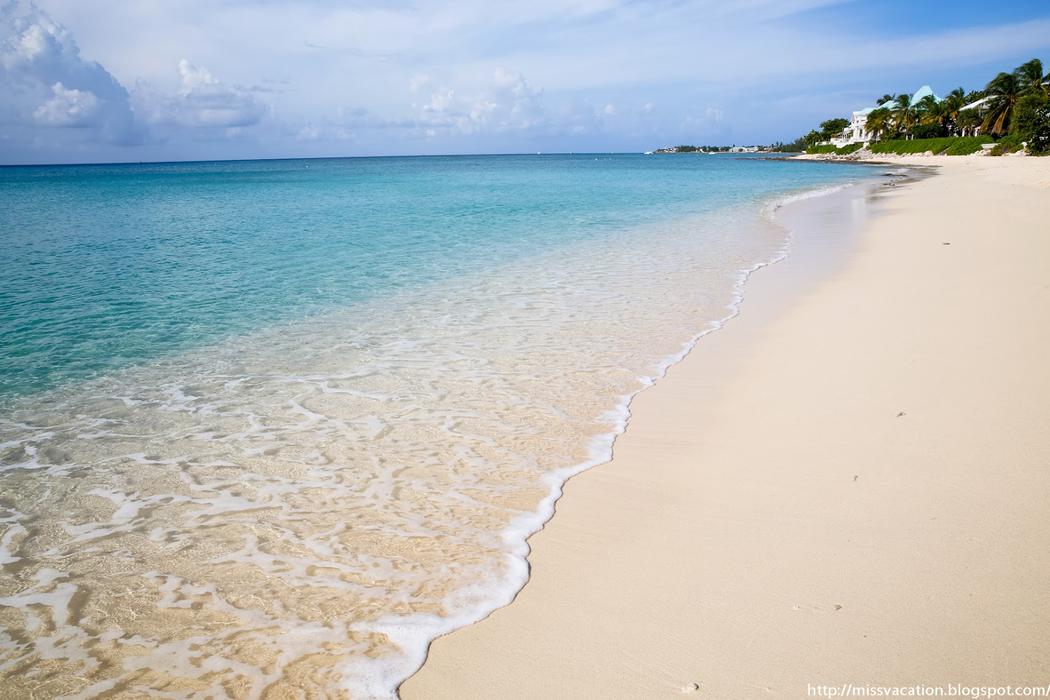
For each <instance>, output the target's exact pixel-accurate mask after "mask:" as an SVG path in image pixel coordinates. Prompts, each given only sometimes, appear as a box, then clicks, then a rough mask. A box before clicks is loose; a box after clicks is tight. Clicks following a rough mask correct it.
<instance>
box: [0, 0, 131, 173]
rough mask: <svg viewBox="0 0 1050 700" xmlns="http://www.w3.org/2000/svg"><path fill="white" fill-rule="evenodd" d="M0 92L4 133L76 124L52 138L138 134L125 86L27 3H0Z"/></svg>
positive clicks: (121, 139) (116, 139) (115, 139)
mask: <svg viewBox="0 0 1050 700" xmlns="http://www.w3.org/2000/svg"><path fill="white" fill-rule="evenodd" d="M0 93H2V94H3V100H2V101H0V128H2V129H4V130H5V132H4V133H5V135H8V136H9V135H12V134H14V135H15V136H16V137H17V136H18V134H21V133H23V132H25V131H26V130H29V129H32V128H47V129H55V130H59V129H65V128H73V127H75V129H76V131H69V132H65V133H64V135H63V132H60V131H56V132H55V133H54V138H53V139H52V142H54V143H58V144H62V143H69V144H78V143H82V142H83V141H84V140H85V139H89V140H94V141H100V142H104V143H111V144H134V143H138V142H140V141H141V138H142V130H141V128H140V127H139V126H138V125H137V124H136V122H135V117H134V114H133V113H132V110H131V105H130V101H129V96H128V91H127V90H125V89H124V86H123V85H121V84H120V83H119V82H117V80H116V79H115V78H114V77H113V76H112V75H110V74H109V72H107V71H106V69H105V68H103V67H102V66H100V65H99V64H98V63H95V62H94V61H89V60H86V59H84V58H83V57H82V56H81V54H80V49H79V47H78V46H77V44H76V42H75V41H74V40H73V37H72V35H71V34H70V33H69V32H68V31H67V30H66V29H65V28H64V27H63V26H62V25H61V24H59V23H58V22H56V21H54V20H53V19H52V18H51V17H50V16H49V15H48V14H47V13H46V12H44V11H43V10H41V9H40V8H39V7H37V6H36V5H35V4H33V3H31V2H19V1H17V0H16V1H12V2H5V3H3V4H0ZM5 141H6V139H5ZM0 156H2V154H0Z"/></svg>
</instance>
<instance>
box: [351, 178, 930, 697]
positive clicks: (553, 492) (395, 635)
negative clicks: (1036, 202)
mask: <svg viewBox="0 0 1050 700" xmlns="http://www.w3.org/2000/svg"><path fill="white" fill-rule="evenodd" d="M916 172H917V171H916ZM914 177H915V174H914V173H913V174H911V175H910V176H909V174H906V173H896V174H894V175H893V179H894V181H895V182H900V181H907V180H910V179H913V178H914ZM888 185H889V183H886V182H880V181H878V180H876V179H874V178H868V179H866V180H861V181H856V182H854V181H851V182H846V183H841V184H836V185H826V186H821V187H818V188H816V189H805V190H801V191H799V192H795V193H793V194H790V195H780V196H777V197H775V198H771V199H769V200H768V201H767V202H766V203H765V204H763V205H762V206H761V207H760V209H759V210H758V211H757V212H756V217H758V218H759V219H760V220H765V221H768V222H771V223H772V224H774V225H775V226H777V227H780V228H783V230H784V240H783V243H782V245H781V247H780V248H779V249H778V250H776V251H775V252H773V253H772V256H771V257H770V258H769V259H768V260H764V261H761V262H758V263H756V264H754V265H753V266H751V267H749V268H743V269H740V270H738V272H737V274H738V278H737V280H736V281H735V282H734V284H733V288H732V301H731V302H730V303H729V304H728V305H727V306H726V308H725V315H724V316H722V317H720V318H717V319H713V320H710V321H708V322H707V325H706V326H705V327H704V328H703V329H702V330H700V331H698V332H697V333H695V334H694V335H693V336H692V337H690V338H688V339H687V340H685V341H683V342H682V343H681V347H680V349H679V350H678V351H677V352H674V353H672V354H670V355H667V356H666V357H664V358H662V359H661V360H659V361H658V362H657V363H656V364H655V365H653V366H652V368H651V369H652V371H651V373H650V374H646V375H639V376H638V377H637V380H638V383H639V386H638V388H637V389H635V390H633V391H631V392H629V393H627V394H624V395H622V396H619V397H618V398H617V402H616V405H615V406H614V407H612V408H610V409H609V410H608V411H607V412H606V422H607V423H608V425H609V428H610V429H609V431H608V432H603V433H597V434H595V435H593V436H592V437H591V438H590V439H589V440H588V444H587V453H588V458H587V459H586V460H584V461H582V462H579V463H576V464H572V465H570V466H566V467H562V468H560V469H556V470H554V471H552V472H549V473H547V474H545V475H544V476H543V478H542V480H541V481H542V483H543V484H544V485H545V486H547V487H548V493H547V494H546V495H545V496H544V498H543V499H542V500H541V501H540V503H539V504H538V505H537V506H536V508H535V509H534V510H532V511H530V512H527V513H524V514H522V515H521V516H519V517H518V518H516V519H515V520H514V521H513V522H512V523H510V524H509V525H508V526H507V528H506V529H504V530H503V531H502V532H501V533H500V538H501V539H502V540H503V541H504V542H506V543H507V544H508V546H509V548H508V550H507V552H506V558H507V561H508V572H509V575H508V579H509V580H508V581H505V582H503V585H501V587H500V590H499V591H498V594H497V595H495V596H493V595H488V596H486V597H485V598H484V600H482V601H481V602H478V603H475V604H473V605H471V606H469V607H466V608H462V609H458V610H456V611H455V612H454V613H452V614H450V615H448V616H447V617H440V618H434V621H433V622H432V623H429V624H428V623H427V622H426V621H420V620H413V621H412V622H410V623H406V622H405V621H403V620H397V619H394V620H390V621H389V622H387V621H380V624H378V625H376V626H375V630H376V631H379V632H381V633H383V634H386V635H387V636H389V637H390V638H391V639H392V640H394V641H395V642H396V643H397V644H398V645H399V646H401V647H402V648H408V649H412V650H413V651H417V652H419V653H412V654H409V655H408V658H409V659H410V662H409V664H405V666H408V665H414V670H413V671H412V672H411V674H410V675H409V676H408V677H406V678H403V679H402V681H401V683H400V684H399V685H398V686H397V689H398V692H400V687H401V686H402V685H403V684H404V683H405V682H407V681H408V679H409V678H411V677H413V676H414V675H415V674H417V673H419V671H420V669H421V668H422V667H423V666H424V665H425V663H426V661H427V658H428V655H429V649H430V645H432V644H433V643H434V642H435V641H436V640H438V639H442V638H444V637H448V636H449V635H453V634H455V633H457V632H458V631H459V630H462V629H465V628H468V627H470V626H472V625H477V624H479V623H482V622H484V621H485V620H486V619H488V618H489V617H490V616H491V615H493V614H494V613H496V612H498V611H499V610H502V609H504V608H506V607H507V606H509V605H512V604H513V603H514V601H515V600H516V599H517V597H518V595H520V593H521V591H522V590H523V589H524V587H525V586H527V585H528V583H529V580H530V578H531V567H532V565H531V561H530V557H531V554H532V549H531V539H532V538H533V537H534V536H535V535H537V534H538V533H540V532H542V531H543V530H544V529H545V528H546V527H547V526H548V525H549V524H550V523H551V521H552V519H553V518H554V517H555V515H556V514H557V509H558V504H559V503H560V501H561V499H562V497H563V496H564V493H565V488H566V486H567V484H568V483H569V482H570V481H572V480H573V479H574V478H576V477H578V476H579V475H581V474H584V473H586V472H588V471H590V470H592V469H595V468H599V467H602V466H603V465H606V464H608V463H609V462H611V461H612V459H613V457H614V454H615V449H616V445H617V443H618V441H619V440H620V439H621V438H622V437H623V435H624V434H625V432H626V431H627V430H628V429H629V427H630V421H631V415H632V410H633V409H632V406H633V404H634V401H635V400H636V399H637V398H638V397H639V396H640V395H641V394H643V393H644V392H645V391H646V390H649V389H651V388H653V387H654V386H656V385H657V384H658V383H659V382H661V381H663V380H665V379H666V376H667V374H668V373H669V372H670V371H672V370H673V369H674V368H675V367H676V366H677V365H679V364H680V363H682V362H684V361H685V360H686V359H687V358H688V357H689V355H690V354H691V353H692V352H693V351H694V350H695V349H696V347H697V346H698V344H699V343H700V342H701V341H703V340H704V338H706V337H707V336H709V335H711V334H714V333H717V332H719V331H722V330H724V328H725V327H726V324H728V323H730V322H732V321H734V319H736V318H737V317H738V316H739V315H740V311H741V306H742V305H743V303H744V301H745V291H746V288H747V285H748V284H749V282H750V280H751V278H752V276H753V275H754V274H755V273H757V272H760V271H762V270H764V269H766V268H769V267H772V266H775V265H778V264H781V263H783V262H784V261H785V260H787V259H789V258H790V257H791V256H792V254H793V250H794V248H795V247H796V245H797V243H796V240H795V238H796V236H795V233H794V232H793V231H792V230H791V229H790V228H789V227H788V226H787V225H785V224H784V223H783V222H782V221H780V216H781V212H780V210H781V209H784V208H786V209H787V210H794V209H795V208H802V207H806V206H808V205H809V204H810V203H813V202H814V200H826V199H831V198H834V197H836V196H843V195H845V196H848V197H851V198H867V197H869V196H871V195H872V194H874V193H876V192H878V191H880V190H883V189H885V188H886V187H887V186H888ZM839 206H842V205H839ZM420 640H425V643H421V641H420ZM401 670H403V669H401ZM398 672H399V670H398V669H396V668H392V669H391V670H390V671H389V672H388V673H387V674H384V678H385V680H388V679H389V678H393V677H396V676H397V675H398ZM386 685H388V684H387V683H386V682H384V683H379V684H377V685H375V686H374V687H371V688H370V689H369V690H370V692H371V691H374V692H375V693H376V694H377V695H379V694H382V690H383V688H384V687H386Z"/></svg>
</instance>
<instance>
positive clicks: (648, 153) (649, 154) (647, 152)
mask: <svg viewBox="0 0 1050 700" xmlns="http://www.w3.org/2000/svg"><path fill="white" fill-rule="evenodd" d="M652 154H653V152H652V151H646V152H645V153H644V154H643V155H647V156H651V155H652Z"/></svg>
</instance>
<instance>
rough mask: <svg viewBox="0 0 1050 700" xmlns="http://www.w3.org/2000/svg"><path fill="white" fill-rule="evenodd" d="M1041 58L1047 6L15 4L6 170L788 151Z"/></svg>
mask: <svg viewBox="0 0 1050 700" xmlns="http://www.w3.org/2000/svg"><path fill="white" fill-rule="evenodd" d="M1034 57H1037V58H1041V59H1042V60H1043V61H1044V63H1045V64H1048V70H1050V2H1047V0H1030V1H1029V0H1016V1H1011V0H1001V1H1000V2H998V3H988V2H981V3H978V2H972V1H971V0H952V1H951V2H943V1H941V0H924V1H921V2H920V1H915V0H908V1H905V0H852V1H850V0H736V1H734V2H730V1H728V0H726V1H722V2H715V1H713V0H692V1H690V0H528V1H525V2H498V1H494V0H440V1H439V0H387V1H385V2H384V1H380V0H346V1H338V0H297V1H295V2H292V1H290V0H283V1H282V0H90V1H86V0H37V1H36V2H30V1H29V0H0V97H2V99H0V163H2V164H13V163H73V162H125V161H130V162H137V161H167V160H208V159H231V158H233V159H236V158H280V157H329V156H336V157H338V156H367V155H400V154H443V153H533V152H571V151H575V152H583V151H642V150H648V149H652V148H655V147H659V146H665V145H674V144H679V143H694V144H720V145H722V144H724V145H731V144H754V143H771V142H774V141H778V140H783V141H791V140H793V139H794V138H796V137H797V136H798V135H800V134H802V133H805V132H806V131H808V130H810V129H811V128H813V127H814V126H816V124H817V123H819V122H820V121H822V120H824V119H827V118H829V117H835V116H848V115H849V112H850V111H852V110H854V109H859V108H861V107H864V106H868V105H870V104H871V103H872V102H873V100H874V99H875V97H877V96H879V95H882V94H884V93H898V92H914V91H915V90H916V89H917V88H918V87H920V86H921V85H923V84H929V85H931V86H932V87H933V88H934V90H935V91H936V92H938V93H940V94H944V93H946V92H948V91H949V90H951V89H952V88H954V87H957V86H963V87H965V88H966V89H976V88H980V87H983V86H984V84H985V83H987V81H988V80H989V79H990V78H992V77H993V76H994V75H995V74H996V73H997V72H998V71H1000V70H1010V69H1012V68H1013V67H1015V66H1016V65H1018V64H1020V63H1023V62H1024V61H1026V60H1028V59H1030V58H1034Z"/></svg>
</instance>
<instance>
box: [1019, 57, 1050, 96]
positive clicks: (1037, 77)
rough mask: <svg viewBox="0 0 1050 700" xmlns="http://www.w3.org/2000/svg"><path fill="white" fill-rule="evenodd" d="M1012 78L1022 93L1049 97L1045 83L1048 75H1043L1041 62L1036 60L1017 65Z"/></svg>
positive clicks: (1049, 93) (1047, 86) (1049, 87)
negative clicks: (1015, 79) (1015, 80)
mask: <svg viewBox="0 0 1050 700" xmlns="http://www.w3.org/2000/svg"><path fill="white" fill-rule="evenodd" d="M1014 76H1015V77H1016V78H1017V82H1018V83H1019V85H1020V87H1021V91H1022V92H1024V93H1032V94H1036V95H1042V96H1043V97H1050V85H1047V84H1046V82H1045V81H1046V80H1047V78H1050V75H1047V76H1044V75H1043V62H1042V61H1040V60H1039V59H1038V58H1033V59H1032V60H1031V61H1029V62H1028V63H1023V64H1021V65H1019V66H1018V67H1017V68H1015V69H1014Z"/></svg>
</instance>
